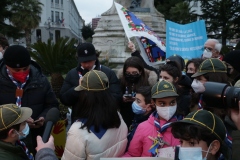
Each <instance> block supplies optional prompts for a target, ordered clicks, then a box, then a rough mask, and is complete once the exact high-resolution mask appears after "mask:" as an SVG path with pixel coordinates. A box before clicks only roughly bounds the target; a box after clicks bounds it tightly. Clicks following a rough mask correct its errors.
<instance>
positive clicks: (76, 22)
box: [9, 0, 84, 44]
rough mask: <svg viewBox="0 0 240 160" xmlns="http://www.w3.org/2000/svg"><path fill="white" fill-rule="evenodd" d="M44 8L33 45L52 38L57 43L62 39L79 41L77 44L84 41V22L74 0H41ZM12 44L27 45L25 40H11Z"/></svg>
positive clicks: (32, 38)
mask: <svg viewBox="0 0 240 160" xmlns="http://www.w3.org/2000/svg"><path fill="white" fill-rule="evenodd" d="M39 1H40V2H41V3H42V4H43V6H42V14H41V22H40V23H39V27H38V28H36V29H35V30H34V31H33V32H32V36H31V42H32V44H34V43H36V42H37V41H42V42H47V40H48V39H49V38H50V39H51V40H52V42H54V43H55V42H56V41H57V40H58V39H59V38H60V37H69V38H75V39H77V42H76V43H81V42H82V41H83V38H82V33H81V29H82V27H83V25H84V20H83V19H82V17H81V16H80V14H79V12H78V10H77V7H76V5H75V3H74V1H73V0H39ZM9 42H10V44H26V42H25V38H22V39H17V40H14V39H10V40H9Z"/></svg>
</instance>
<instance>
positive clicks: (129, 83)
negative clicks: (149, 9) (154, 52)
mask: <svg viewBox="0 0 240 160" xmlns="http://www.w3.org/2000/svg"><path fill="white" fill-rule="evenodd" d="M118 78H119V80H120V82H121V90H122V93H123V99H122V103H121V106H120V113H121V115H122V117H123V119H124V121H125V123H126V124H127V126H128V127H129V126H130V125H131V123H132V120H133V117H134V113H133V111H132V103H133V102H134V101H135V95H136V90H137V89H138V88H139V87H140V86H153V85H154V84H155V83H156V82H157V80H158V76H157V74H156V73H155V72H154V71H149V70H147V69H144V66H143V63H142V61H141V59H139V58H138V57H130V58H128V59H127V60H126V61H125V63H124V66H123V69H120V70H119V71H118Z"/></svg>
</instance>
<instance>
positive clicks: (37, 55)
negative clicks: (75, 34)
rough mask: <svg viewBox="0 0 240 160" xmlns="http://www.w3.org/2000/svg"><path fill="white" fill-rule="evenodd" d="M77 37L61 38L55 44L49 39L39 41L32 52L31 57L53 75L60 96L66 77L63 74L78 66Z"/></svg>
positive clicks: (52, 82)
mask: <svg viewBox="0 0 240 160" xmlns="http://www.w3.org/2000/svg"><path fill="white" fill-rule="evenodd" d="M75 42H76V39H71V40H70V39H69V38H60V39H58V40H57V42H56V43H55V44H54V43H53V42H51V40H50V39H49V40H48V42H47V44H46V43H45V42H40V41H39V42H37V43H35V44H34V45H33V46H32V48H33V49H35V50H36V51H34V52H30V54H31V57H32V58H33V59H34V60H35V61H36V62H37V63H38V64H39V65H40V66H41V67H42V68H43V70H44V71H46V72H47V73H49V74H50V76H51V85H52V88H53V91H54V92H55V94H56V96H57V97H58V96H59V92H60V89H61V87H62V85H63V81H64V78H63V76H62V74H65V73H67V72H68V71H69V70H70V69H72V68H74V67H76V66H77V60H76V57H75V55H76V48H75V47H74V44H75Z"/></svg>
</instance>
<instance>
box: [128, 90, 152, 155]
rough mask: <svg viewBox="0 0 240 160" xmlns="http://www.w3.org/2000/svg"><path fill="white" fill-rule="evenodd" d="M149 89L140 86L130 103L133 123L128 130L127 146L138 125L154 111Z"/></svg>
mask: <svg viewBox="0 0 240 160" xmlns="http://www.w3.org/2000/svg"><path fill="white" fill-rule="evenodd" d="M151 88H152V87H150V86H141V87H139V88H138V89H137V91H136V96H135V97H136V99H135V101H134V102H133V103H132V110H133V113H134V114H135V115H134V119H133V122H132V124H131V126H130V128H129V134H128V145H127V148H126V150H127V149H128V146H129V144H130V141H131V140H132V138H133V135H134V133H135V131H136V129H137V127H138V125H139V124H140V123H142V122H143V121H146V120H147V119H148V118H149V116H150V115H151V114H152V112H153V111H155V105H154V104H153V103H152V101H151Z"/></svg>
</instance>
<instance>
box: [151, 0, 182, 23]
mask: <svg viewBox="0 0 240 160" xmlns="http://www.w3.org/2000/svg"><path fill="white" fill-rule="evenodd" d="M179 2H184V0H155V1H154V5H155V7H156V9H157V10H158V11H159V12H160V13H162V14H163V15H164V18H165V20H170V21H173V20H172V17H171V14H169V11H170V9H171V8H172V7H174V6H175V5H176V4H177V3H179Z"/></svg>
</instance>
